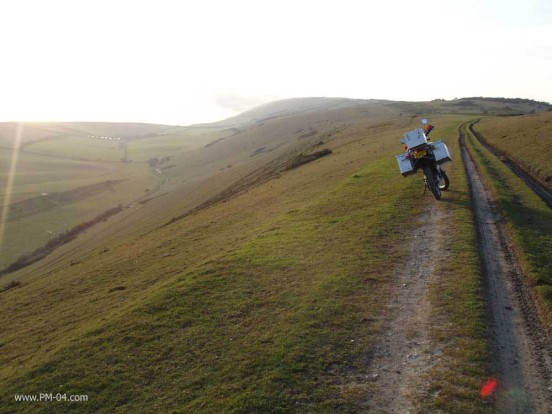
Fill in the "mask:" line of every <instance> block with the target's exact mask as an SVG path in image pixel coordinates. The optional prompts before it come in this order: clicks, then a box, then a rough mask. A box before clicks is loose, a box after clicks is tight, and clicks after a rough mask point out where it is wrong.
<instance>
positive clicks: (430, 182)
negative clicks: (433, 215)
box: [424, 165, 441, 200]
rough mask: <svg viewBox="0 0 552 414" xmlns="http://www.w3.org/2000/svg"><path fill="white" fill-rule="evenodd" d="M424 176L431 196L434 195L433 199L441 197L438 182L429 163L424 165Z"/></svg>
mask: <svg viewBox="0 0 552 414" xmlns="http://www.w3.org/2000/svg"><path fill="white" fill-rule="evenodd" d="M424 176H425V179H426V184H427V186H428V187H429V189H430V190H431V193H432V194H433V197H435V200H440V199H441V189H440V188H439V183H438V182H437V180H436V179H435V178H436V177H435V174H434V173H433V168H431V167H430V166H429V165H426V166H425V167H424Z"/></svg>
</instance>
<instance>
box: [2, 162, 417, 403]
mask: <svg viewBox="0 0 552 414" xmlns="http://www.w3.org/2000/svg"><path fill="white" fill-rule="evenodd" d="M394 163H395V161H394V160H384V161H380V162H378V163H374V164H372V165H370V166H369V167H367V168H366V169H365V170H363V171H361V172H360V173H358V174H356V176H355V177H353V178H350V179H349V180H347V181H346V182H345V183H343V184H341V185H340V186H338V187H337V188H335V189H334V190H333V191H331V192H330V193H329V194H328V196H327V198H326V199H325V200H322V201H320V202H318V203H314V204H313V205H311V206H309V207H306V208H302V209H298V210H294V211H290V212H288V213H286V214H284V215H282V216H280V217H279V218H277V219H276V220H275V221H274V222H272V223H270V224H269V225H267V226H266V228H265V230H264V231H263V232H262V234H260V235H259V236H257V237H255V238H253V239H252V240H250V241H247V242H245V243H244V244H242V245H241V246H238V247H237V248H236V249H234V250H233V251H232V252H231V253H229V254H227V255H223V256H220V257H218V258H214V259H213V260H211V261H210V262H208V263H204V264H203V265H201V266H199V267H198V268H196V269H193V270H190V271H184V272H182V273H181V274H180V275H178V276H177V277H176V279H175V280H174V282H173V283H171V284H170V286H168V287H167V288H165V289H163V290H160V291H159V292H158V293H156V294H154V295H151V296H150V297H148V298H147V300H145V301H144V303H141V304H139V306H137V307H136V308H134V309H133V310H132V311H131V312H130V313H129V314H126V315H125V317H124V318H117V319H115V320H110V321H109V322H108V323H106V324H102V326H100V327H97V328H96V329H94V330H90V331H89V332H88V333H87V334H86V335H85V336H84V337H83V338H81V339H80V340H79V341H78V343H75V344H74V345H69V346H67V347H64V348H62V349H61V350H60V352H59V353H57V354H56V355H55V356H54V358H52V360H50V361H49V362H47V363H45V364H43V365H41V366H40V367H38V368H36V369H33V370H31V371H29V372H27V373H26V374H25V375H23V376H16V377H15V378H14V381H13V382H11V384H5V387H4V389H5V390H6V391H7V394H8V395H9V394H11V393H15V392H23V391H17V390H28V392H32V391H31V390H34V389H51V388H53V387H55V388H56V389H58V388H62V389H64V390H65V391H66V392H67V393H88V394H90V397H91V398H90V400H91V401H90V402H89V403H86V404H81V405H79V406H78V407H76V406H74V407H72V406H69V405H64V406H61V405H59V406H56V409H60V410H67V411H70V410H72V409H75V410H76V409H78V411H80V412H93V411H96V410H98V409H100V408H101V409H102V410H103V411H104V412H109V411H112V410H114V409H117V408H119V409H122V408H124V407H125V404H130V403H131V402H132V406H140V407H141V409H142V410H146V411H158V410H162V411H165V410H170V409H177V410H183V411H186V410H198V411H202V412H279V411H281V412H284V411H285V412H289V411H297V410H298V411H312V410H314V411H316V412H336V411H341V412H351V411H359V410H361V406H362V400H363V396H362V395H361V394H360V393H359V387H360V388H362V387H363V386H364V385H365V384H357V383H356V382H357V378H362V373H363V372H364V368H365V367H364V363H365V359H364V358H365V350H366V348H367V347H368V346H369V344H370V340H371V331H372V330H373V329H374V328H373V327H371V325H370V323H367V320H370V318H372V317H375V316H377V314H378V313H379V312H381V311H382V309H381V300H380V298H379V296H380V294H381V289H382V288H383V286H384V285H385V282H386V281H387V279H388V277H389V275H390V273H391V272H392V268H391V267H389V266H388V265H387V257H388V256H389V255H393V256H394V257H396V258H397V260H400V258H401V255H402V254H404V253H401V252H402V251H404V249H401V248H400V247H401V243H399V241H400V240H402V239H403V234H402V231H403V230H402V229H399V228H397V226H396V225H395V223H396V222H397V221H398V220H400V217H404V215H406V214H407V213H408V214H412V211H413V209H414V210H416V207H415V202H414V200H415V199H414V197H413V195H414V193H417V192H418V191H419V187H418V186H417V185H415V186H413V185H412V182H411V181H408V180H402V179H401V180H400V181H398V185H399V187H400V190H401V191H397V187H395V186H394V187H393V188H391V187H388V186H385V185H384V184H385V183H387V182H389V180H391V179H396V176H397V174H396V171H395V170H394V168H393V167H395V164H394ZM386 188H387V189H386ZM406 227H408V226H406ZM342 378H354V380H352V381H351V384H340V382H341V379H342ZM8 390H9V391H8ZM158 396H162V397H163V398H161V399H159V398H158ZM11 409H25V410H28V409H30V410H31V411H32V410H33V409H38V407H36V408H35V407H30V406H26V407H22V406H17V405H13V406H11Z"/></svg>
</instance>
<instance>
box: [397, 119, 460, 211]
mask: <svg viewBox="0 0 552 414" xmlns="http://www.w3.org/2000/svg"><path fill="white" fill-rule="evenodd" d="M422 124H423V125H424V127H425V128H424V129H422V128H417V129H415V130H414V131H410V132H407V133H406V134H405V135H404V139H403V140H401V143H403V144H405V146H404V149H405V153H404V154H400V155H397V156H396V158H397V162H398V163H399V169H400V171H401V174H402V175H403V177H407V176H409V175H411V174H416V173H417V172H418V170H422V171H423V173H424V182H425V188H424V193H425V189H426V188H429V189H430V191H431V193H432V194H433V196H434V197H435V199H436V200H440V199H441V196H442V194H441V191H446V190H448V188H449V185H450V182H449V178H448V176H447V173H446V172H445V170H446V168H447V167H448V165H449V164H450V162H451V161H452V158H451V157H450V152H449V150H448V148H447V145H446V144H445V142H444V141H442V140H441V141H436V142H429V140H430V138H428V135H429V134H430V132H431V131H433V129H434V126H433V125H431V124H428V122H427V119H425V118H424V119H422ZM426 125H427V126H426Z"/></svg>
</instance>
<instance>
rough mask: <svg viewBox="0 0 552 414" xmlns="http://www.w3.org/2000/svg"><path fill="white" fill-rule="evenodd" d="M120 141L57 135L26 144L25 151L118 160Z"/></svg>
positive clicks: (96, 159)
mask: <svg viewBox="0 0 552 414" xmlns="http://www.w3.org/2000/svg"><path fill="white" fill-rule="evenodd" d="M122 145H123V144H122V141H117V140H107V139H97V138H90V137H83V136H59V137H55V138H51V139H47V140H44V141H40V142H37V143H34V144H30V145H27V146H26V147H25V151H28V152H32V153H37V154H44V155H51V156H56V157H67V158H73V159H79V160H92V161H114V162H120V161H121V159H122V158H123V157H124V149H123V146H122Z"/></svg>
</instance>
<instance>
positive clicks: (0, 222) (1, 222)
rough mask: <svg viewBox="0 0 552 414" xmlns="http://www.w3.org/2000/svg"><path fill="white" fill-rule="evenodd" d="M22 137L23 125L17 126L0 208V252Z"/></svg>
mask: <svg viewBox="0 0 552 414" xmlns="http://www.w3.org/2000/svg"><path fill="white" fill-rule="evenodd" d="M22 135H23V124H22V123H18V124H17V130H16V132H15V141H14V143H13V151H12V156H11V160H10V169H9V172H8V181H7V184H6V191H5V193H4V206H3V208H2V215H1V216H0V250H2V246H3V245H4V236H5V232H6V224H7V221H8V212H9V210H10V208H9V206H10V203H11V198H12V194H13V185H14V182H15V174H16V171H17V161H18V159H19V148H20V146H21V136H22Z"/></svg>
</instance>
